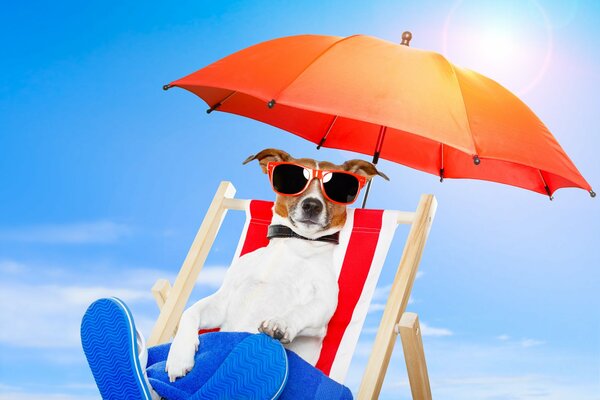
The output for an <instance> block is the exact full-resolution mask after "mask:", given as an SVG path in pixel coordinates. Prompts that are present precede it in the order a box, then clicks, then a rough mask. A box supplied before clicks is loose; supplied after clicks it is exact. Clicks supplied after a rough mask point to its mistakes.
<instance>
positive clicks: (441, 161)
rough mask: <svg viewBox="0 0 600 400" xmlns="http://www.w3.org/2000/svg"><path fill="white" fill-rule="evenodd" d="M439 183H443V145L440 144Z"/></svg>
mask: <svg viewBox="0 0 600 400" xmlns="http://www.w3.org/2000/svg"><path fill="white" fill-rule="evenodd" d="M440 182H444V143H440Z"/></svg>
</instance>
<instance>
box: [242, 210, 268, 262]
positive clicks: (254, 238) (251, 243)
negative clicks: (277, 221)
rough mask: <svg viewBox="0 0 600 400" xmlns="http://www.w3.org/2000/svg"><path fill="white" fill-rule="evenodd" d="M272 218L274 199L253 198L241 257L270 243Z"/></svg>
mask: <svg viewBox="0 0 600 400" xmlns="http://www.w3.org/2000/svg"><path fill="white" fill-rule="evenodd" d="M272 218H273V202H272V201H262V200H252V201H251V202H250V225H249V226H248V231H247V232H246V238H245V239H244V245H243V246H242V251H241V252H240V257H241V256H243V255H244V254H246V253H250V252H253V251H254V250H256V249H260V248H261V247H265V246H266V245H267V244H269V239H267V232H268V230H269V225H270V224H271V219H272Z"/></svg>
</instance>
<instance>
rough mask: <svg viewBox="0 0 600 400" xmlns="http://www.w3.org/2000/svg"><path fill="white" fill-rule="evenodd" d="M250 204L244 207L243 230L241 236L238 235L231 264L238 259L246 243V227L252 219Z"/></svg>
mask: <svg viewBox="0 0 600 400" xmlns="http://www.w3.org/2000/svg"><path fill="white" fill-rule="evenodd" d="M250 203H251V202H250V201H249V202H247V203H246V205H245V206H244V208H245V209H246V222H245V223H244V229H243V230H242V234H241V235H240V241H239V242H238V245H237V249H236V250H235V254H234V255H233V260H232V263H233V261H235V260H237V259H238V258H239V257H240V254H241V252H242V248H243V247H244V243H245V242H246V235H247V234H248V227H249V226H250V220H251V219H252V216H251V215H250ZM230 265H231V264H230Z"/></svg>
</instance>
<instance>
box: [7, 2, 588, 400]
mask: <svg viewBox="0 0 600 400" xmlns="http://www.w3.org/2000/svg"><path fill="white" fill-rule="evenodd" d="M599 19H600V5H599V3H597V2H594V1H591V0H589V1H542V0H538V1H532V0H530V1H521V2H514V1H512V2H511V1H502V2H500V1H497V2H493V1H489V2H476V1H473V0H465V1H459V2H454V1H449V2H441V1H439V2H435V1H422V2H416V1H414V2H394V1H372V2H342V1H331V2H326V3H323V2H302V3H301V2H295V3H294V2H281V3H276V2H267V1H252V2H250V1H235V2H228V3H222V2H208V1H187V2H178V3H167V2H158V1H147V2H126V1H123V2H85V3H81V2H60V3H57V2H53V3H50V2H40V3H38V4H35V5H34V4H31V3H23V4H20V3H18V2H12V3H10V4H6V5H4V6H3V12H2V13H1V16H0V20H1V22H2V23H1V24H0V36H1V37H2V38H3V39H2V41H0V51H1V54H2V61H1V62H0V81H1V82H0V83H1V84H0V182H2V185H0V276H2V279H1V280H0V326H2V329H1V330H0V354H1V355H0V399H1V400H5V399H13V400H14V399H16V400H29V399H37V398H42V397H44V398H51V399H55V400H56V399H60V400H72V399H97V398H99V395H98V394H97V391H96V389H95V386H94V384H93V380H92V377H91V374H90V372H89V370H88V369H87V365H86V363H85V359H84V357H83V353H82V351H81V349H80V346H79V337H78V329H79V321H80V318H81V316H82V314H83V312H84V311H85V308H86V307H87V305H88V304H89V303H90V302H91V301H93V300H94V299H96V298H98V297H101V296H107V295H116V296H119V297H122V298H124V299H125V300H126V301H127V302H128V304H130V305H131V308H132V309H133V312H134V314H135V317H136V321H137V323H138V325H139V326H140V327H141V328H142V330H144V332H145V333H146V334H148V333H149V331H150V329H151V326H152V321H153V320H154V319H155V318H156V316H157V314H158V312H157V309H156V307H155V305H154V303H153V300H152V297H151V295H150V292H149V290H150V287H151V286H152V284H153V282H154V280H155V279H157V278H159V277H167V278H170V279H173V277H174V275H175V273H176V271H177V269H178V268H179V266H180V264H181V262H182V261H183V259H184V257H185V255H186V253H187V249H188V246H189V244H190V243H191V241H192V239H193V237H194V234H195V232H196V230H197V228H198V226H199V224H200V222H201V220H202V216H203V215H204V212H205V211H206V209H207V207H208V204H209V202H210V200H211V199H212V195H213V193H214V190H215V189H216V187H217V186H218V184H219V182H220V181H221V180H230V181H232V182H233V183H234V185H235V186H236V188H237V189H238V196H239V197H241V198H264V199H271V198H273V194H272V193H271V191H270V189H269V185H268V184H267V181H266V178H265V176H264V175H262V174H261V173H260V172H259V170H258V168H257V167H256V166H255V165H249V166H242V164H241V162H242V161H243V160H244V159H245V158H246V157H247V156H248V155H249V154H252V153H255V152H256V151H258V150H261V149H262V148H265V147H278V148H282V149H285V150H287V151H288V152H290V153H292V154H293V155H298V156H308V157H315V158H319V159H327V160H331V161H342V160H344V159H347V158H355V157H356V155H355V154H350V153H344V152H339V151H334V150H328V149H322V150H320V151H317V150H316V149H315V147H314V146H313V145H311V144H309V143H305V142H303V141H302V140H301V139H299V138H296V137H295V136H293V135H290V134H288V133H285V132H280V131H278V130H277V129H275V128H272V127H269V126H266V125H263V124H260V123H258V122H255V121H251V120H247V119H244V118H241V117H236V116H232V115H226V114H221V113H213V114H211V115H210V116H207V115H206V114H205V113H204V109H205V105H204V103H202V102H201V101H200V100H198V99H197V98H196V97H195V96H193V95H192V94H189V93H187V92H184V91H182V90H176V89H174V90H171V91H169V92H167V93H165V92H163V91H162V89H161V87H162V85H163V84H165V83H168V82H170V81H172V80H174V79H176V78H179V77H181V76H184V75H186V74H188V73H189V72H192V71H195V70H197V69H199V68H201V67H202V66H205V65H207V64H208V63H210V62H212V61H215V60H217V59H219V58H220V57H223V56H225V55H227V54H229V53H232V52H234V51H236V50H239V49H241V48H244V47H246V46H249V45H251V44H254V43H257V42H260V41H264V40H268V39H271V38H274V37H280V36H286V35H292V34H301V33H317V34H332V35H340V36H346V35H351V34H355V33H364V34H369V35H374V36H378V37H381V38H384V39H388V40H398V41H399V40H400V36H401V33H402V31H404V30H406V29H409V30H411V31H412V32H413V36H414V39H413V41H412V43H411V45H412V46H413V47H419V48H424V49H429V50H434V51H438V52H442V53H444V54H446V55H447V56H448V57H449V58H450V59H451V60H452V61H454V62H455V63H457V64H459V65H462V66H465V67H468V68H472V69H475V70H477V71H479V72H481V73H483V74H486V75H488V76H490V77H492V78H494V79H497V80H498V81H499V82H500V83H502V84H503V85H505V86H506V87H507V88H509V89H511V90H513V91H514V92H516V93H518V94H520V96H521V98H522V99H523V100H524V101H525V102H526V103H527V104H528V105H529V106H530V107H531V108H532V109H533V110H534V111H535V112H536V113H537V114H538V116H539V117H540V118H541V119H542V120H543V121H544V122H545V123H546V125H547V126H548V127H549V128H550V130H551V131H552V132H553V133H554V135H555V136H556V137H557V139H558V140H559V142H560V143H561V144H562V146H563V147H564V149H565V150H566V151H567V153H568V154H569V155H570V156H571V158H572V159H573V160H574V162H575V164H576V165H577V167H578V168H579V169H580V171H581V172H582V174H583V175H584V176H585V177H586V179H587V180H588V181H589V182H590V183H591V184H592V186H593V187H598V186H600V184H599V182H600V163H599V161H598V157H597V154H595V152H596V151H597V150H598V148H600V147H599V145H600V139H599V138H598V134H597V131H598V129H597V123H596V119H597V115H598V106H599V103H600V101H599V100H600V97H599V95H598V93H599V89H600V77H599V76H598V74H597V71H599V70H600V54H599V53H598V51H597V49H598V48H599V47H600V28H599V27H598V25H597V21H598V20H599ZM491 50H493V51H491ZM380 165H381V169H382V170H383V171H384V172H385V173H386V174H387V175H388V176H390V178H391V182H389V183H388V182H383V181H382V180H381V181H376V182H375V183H374V186H373V190H372V191H371V195H370V198H369V204H370V206H371V207H374V208H390V209H402V210H412V209H414V208H415V207H416V203H417V201H418V198H419V195H420V194H421V193H434V194H435V195H436V197H437V199H438V202H439V208H438V213H437V216H436V220H435V223H434V226H433V229H432V232H431V236H430V241H429V243H428V245H427V248H426V251H425V255H424V257H423V261H422V264H421V274H420V276H419V278H418V279H417V281H416V283H415V286H414V290H413V301H412V303H411V304H410V305H409V309H410V311H414V312H417V313H418V314H419V315H420V319H421V321H422V322H423V323H424V325H425V328H424V329H423V334H424V339H423V340H424V343H425V350H426V355H427V361H428V365H429V370H430V378H431V384H432V391H433V395H434V397H435V398H442V399H494V400H499V399H533V398H535V399H565V398H578V399H600V395H599V393H600V314H599V311H598V310H599V309H600V294H599V292H600V291H599V290H598V288H599V287H600V271H599V270H598V266H599V265H600V256H599V253H598V244H599V242H598V237H599V235H598V232H597V230H598V224H599V222H600V211H599V205H598V200H592V199H590V197H589V195H588V194H587V193H586V192H585V191H582V190H574V189H563V190H560V191H558V192H557V193H556V195H555V200H554V201H553V202H550V201H548V199H547V198H546V197H544V196H541V195H538V194H535V193H532V192H528V191H524V190H519V189H516V188H512V187H508V186H503V185H498V184H493V183H488V182H477V181H467V180H446V181H445V182H444V183H443V184H440V183H439V181H438V178H437V177H434V176H430V175H426V174H423V173H420V172H418V171H413V170H411V169H409V168H406V167H403V166H401V165H395V164H392V163H389V162H387V161H382V162H381V163H380ZM596 190H598V189H596ZM242 223H243V217H242V216H241V215H239V213H234V212H232V213H230V215H229V216H228V218H227V219H226V220H225V223H224V224H223V227H222V231H221V233H220V234H219V237H218V238H217V242H216V244H215V248H214V251H213V252H212V253H211V254H210V256H209V259H208V261H207V268H206V270H205V271H204V272H205V273H204V274H203V275H204V276H203V277H201V278H200V281H199V283H198V285H197V287H196V291H195V293H194V295H193V297H194V298H195V299H197V298H199V297H201V296H204V295H206V294H208V293H210V292H212V291H214V290H215V288H216V287H218V285H219V282H220V279H222V275H223V272H224V270H225V266H226V265H228V264H229V262H230V260H231V257H232V254H233V251H234V249H235V245H236V242H237V236H236V235H237V232H238V231H239V229H240V227H241V225H242ZM403 233H405V232H403V231H401V232H400V235H398V244H400V241H401V240H402V239H403ZM399 257H400V250H397V249H396V250H393V251H392V252H391V253H390V262H389V263H388V264H387V266H386V270H385V271H384V273H383V276H382V280H381V282H380V284H379V290H378V292H377V296H376V299H375V303H376V305H375V306H374V307H373V309H372V312H371V313H370V314H369V316H368V319H367V324H366V328H365V332H364V334H363V335H362V337H361V340H360V342H359V348H358V351H357V356H356V357H355V359H354V361H353V365H352V369H351V373H350V375H349V380H348V384H349V386H350V387H351V388H352V389H356V388H357V386H358V383H359V376H360V372H361V369H362V368H364V365H365V362H366V358H367V356H368V354H369V351H370V350H369V349H370V345H371V343H372V340H373V337H374V334H373V331H374V328H375V327H376V326H377V321H378V318H379V316H380V310H379V309H380V307H378V305H377V304H381V303H382V302H383V301H384V298H385V293H386V290H387V288H389V284H390V283H391V279H392V271H391V269H392V268H393V267H394V266H395V265H394V264H395V263H396V262H397V260H398V259H399ZM399 349H400V346H398V348H397V351H396V352H395V353H394V355H393V357H392V362H391V365H390V369H389V373H388V377H387V378H386V380H385V382H384V388H383V392H382V396H381V398H398V397H400V398H409V393H410V392H409V388H408V386H407V378H406V371H405V367H404V361H403V359H402V355H401V351H398V350H399Z"/></svg>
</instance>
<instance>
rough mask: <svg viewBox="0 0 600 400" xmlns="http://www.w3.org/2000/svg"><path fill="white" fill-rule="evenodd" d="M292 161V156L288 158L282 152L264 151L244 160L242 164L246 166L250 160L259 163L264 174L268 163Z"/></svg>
mask: <svg viewBox="0 0 600 400" xmlns="http://www.w3.org/2000/svg"><path fill="white" fill-rule="evenodd" d="M292 159H293V158H292V156H290V155H289V154H288V153H286V152H285V151H283V150H279V149H264V150H263V151H261V152H260V153H258V154H254V155H251V156H250V157H248V158H246V159H245V160H244V162H243V164H248V163H249V162H250V161H252V160H258V162H259V163H260V168H261V169H262V171H263V172H264V173H265V174H266V173H267V164H268V163H270V162H277V161H290V160H292Z"/></svg>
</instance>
